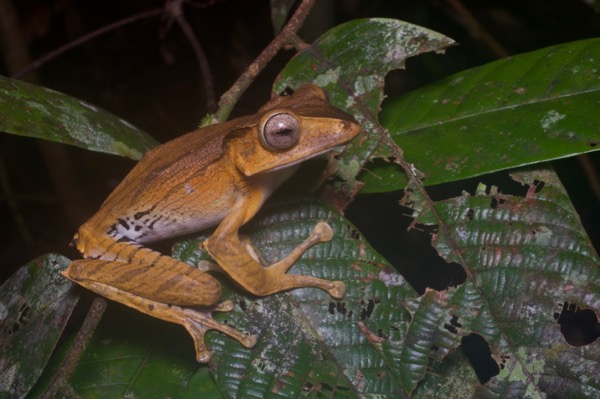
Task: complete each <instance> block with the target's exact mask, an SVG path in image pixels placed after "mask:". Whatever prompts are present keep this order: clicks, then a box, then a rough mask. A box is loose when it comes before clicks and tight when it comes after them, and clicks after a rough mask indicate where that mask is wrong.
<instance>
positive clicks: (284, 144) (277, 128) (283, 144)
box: [261, 112, 300, 151]
mask: <svg viewBox="0 0 600 399" xmlns="http://www.w3.org/2000/svg"><path fill="white" fill-rule="evenodd" d="M261 139H262V142H263V144H264V145H265V146H266V147H269V148H271V149H274V150H277V151H283V150H287V149H289V148H292V147H293V146H295V145H296V144H297V143H298V140H299V139H300V122H299V121H298V119H297V118H296V117H295V116H294V115H292V114H288V113H285V112H282V113H279V114H275V115H272V116H271V117H269V119H267V121H266V122H265V123H264V125H263V127H262V131H261Z"/></svg>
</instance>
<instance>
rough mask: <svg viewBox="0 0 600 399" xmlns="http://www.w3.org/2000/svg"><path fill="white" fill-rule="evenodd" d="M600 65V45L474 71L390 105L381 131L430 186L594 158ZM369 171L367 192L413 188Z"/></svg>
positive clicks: (385, 171) (389, 168)
mask: <svg viewBox="0 0 600 399" xmlns="http://www.w3.org/2000/svg"><path fill="white" fill-rule="evenodd" d="M598 59H600V39H589V40H581V41H577V42H573V43H567V44H562V45H558V46H552V47H548V48H545V49H541V50H537V51H533V52H530V53H526V54H520V55H515V56H513V57H509V58H506V59H502V60H499V61H496V62H492V63H489V64H486V65H483V66H480V67H477V68H472V69H469V70H467V71H464V72H460V73H458V74H455V75H453V76H450V77H448V78H446V79H443V80H440V81H438V82H435V83H433V84H431V85H428V86H426V87H423V88H421V89H418V90H415V91H413V92H411V93H408V94H406V95H403V96H402V97H400V98H398V99H397V100H393V101H390V102H389V103H387V104H386V107H385V108H384V110H383V111H382V113H381V120H382V125H383V126H385V127H386V128H388V130H389V131H390V134H391V136H392V137H393V139H394V141H395V142H396V143H397V144H398V145H399V146H400V147H402V149H403V150H404V154H405V158H406V160H407V161H408V162H410V163H412V164H414V165H415V167H417V168H418V169H419V170H420V171H421V172H423V173H424V174H425V175H426V179H425V184H438V183H443V182H449V181H454V180H459V179H464V178H467V177H473V176H478V175H482V174H485V173H489V172H493V171H498V170H503V169H507V168H514V167H518V166H524V165H528V164H532V163H537V162H541V161H547V160H553V159H558V158H564V157H568V156H573V155H575V154H582V153H585V152H589V151H595V150H598V148H600V129H599V128H598V126H600V113H598V112H597V108H598V105H599V104H600V74H599V73H598V61H597V60H598ZM366 168H367V169H368V170H369V173H364V174H363V175H361V176H360V179H361V181H364V182H365V190H366V191H368V192H382V191H392V190H398V189H401V188H403V187H404V186H405V184H406V179H405V178H404V176H402V175H401V174H398V173H397V166H396V165H393V164H391V163H386V162H378V163H376V164H369V165H367V166H366ZM391 174H394V178H388V177H389V176H390V175H391Z"/></svg>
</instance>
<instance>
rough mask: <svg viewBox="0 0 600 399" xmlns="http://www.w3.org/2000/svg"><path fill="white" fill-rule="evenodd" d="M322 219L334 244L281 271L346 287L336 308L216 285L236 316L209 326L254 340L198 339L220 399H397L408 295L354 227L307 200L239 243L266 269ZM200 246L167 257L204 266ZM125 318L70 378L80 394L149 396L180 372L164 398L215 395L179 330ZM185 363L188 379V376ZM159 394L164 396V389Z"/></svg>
mask: <svg viewBox="0 0 600 399" xmlns="http://www.w3.org/2000/svg"><path fill="white" fill-rule="evenodd" d="M322 220H324V221H327V222H328V223H330V224H331V225H332V227H333V229H334V231H335V236H334V238H333V240H332V241H331V242H328V243H322V244H319V245H317V246H315V247H314V248H312V249H311V250H309V251H308V252H307V253H306V254H305V255H304V256H303V257H302V259H301V260H299V261H298V263H297V264H296V265H294V267H293V268H292V270H291V271H290V272H291V273H301V274H308V275H313V276H318V277H323V278H328V279H341V280H343V281H345V282H346V284H347V287H348V290H347V293H346V296H345V297H344V298H343V300H341V301H337V300H334V299H332V298H331V297H330V296H329V295H328V294H327V293H325V292H321V291H320V290H318V289H314V288H306V289H297V290H291V291H289V292H285V293H280V294H277V295H272V296H269V297H266V298H255V297H252V296H250V295H248V294H244V293H243V292H241V291H240V290H239V289H237V288H234V287H232V284H231V282H230V280H228V279H227V278H223V279H221V281H222V282H223V284H224V285H225V291H224V295H223V298H224V299H231V300H233V301H234V303H235V308H234V310H233V311H232V312H228V313H222V314H218V315H216V318H218V319H219V320H220V321H221V322H226V323H227V324H229V325H232V326H234V327H235V328H237V329H240V330H243V331H248V332H250V333H252V334H256V335H257V337H258V343H257V345H256V346H255V347H254V348H252V349H246V348H244V347H242V346H241V345H239V343H238V342H237V341H232V340H230V339H229V338H228V337H225V336H223V335H222V334H220V333H217V332H209V333H208V334H207V336H206V338H207V339H206V341H207V345H208V347H209V348H210V349H211V350H213V359H212V360H211V363H210V370H211V373H212V375H213V377H214V379H215V381H216V384H217V386H218V387H219V390H220V392H221V393H222V394H224V395H225V396H226V397H250V396H254V397H266V396H269V395H275V394H276V393H277V394H278V395H279V396H286V397H287V396H292V397H298V396H303V395H313V396H324V397H342V398H343V397H359V396H361V395H363V394H381V395H384V397H385V395H387V397H390V398H392V397H397V396H396V394H398V393H401V387H400V386H399V384H398V375H399V374H398V373H399V370H400V367H401V362H400V358H399V353H398V351H397V346H398V345H399V344H400V342H401V341H402V339H403V338H404V336H405V331H406V330H407V328H408V323H409V321H410V315H409V313H408V311H407V309H406V308H405V307H404V305H403V304H404V303H405V298H415V297H416V294H415V292H414V291H413V290H412V288H410V286H408V285H407V284H405V283H404V280H403V278H402V277H401V276H400V275H398V274H397V273H396V272H395V271H394V270H393V269H392V268H391V267H390V266H389V265H388V264H387V263H386V262H385V261H384V260H383V259H382V258H381V257H380V256H379V255H377V254H376V253H375V252H374V251H373V250H372V249H371V247H370V246H369V245H368V243H367V242H366V241H365V240H364V239H363V238H362V237H361V236H360V234H359V233H358V232H357V231H356V230H355V229H354V227H353V226H352V225H351V224H350V223H348V222H347V221H346V220H344V219H343V217H341V216H339V215H338V214H337V213H336V212H335V211H333V210H331V209H330V208H328V207H326V206H325V205H323V204H322V203H320V202H317V201H315V200H312V199H306V198H304V199H288V200H285V201H275V202H274V203H273V202H272V203H270V204H269V205H267V206H266V209H264V210H263V211H261V213H260V216H258V217H257V218H256V220H254V221H253V222H251V224H250V225H249V226H248V229H247V231H246V232H247V233H249V235H250V237H251V239H252V242H253V244H254V245H256V247H257V248H258V250H259V251H260V253H261V255H262V256H263V257H264V258H265V259H266V262H267V263H272V262H274V261H276V260H277V259H280V258H282V257H283V256H285V255H286V254H288V253H289V251H290V250H291V249H292V248H293V247H295V246H296V245H298V244H299V243H300V242H301V241H302V240H303V239H304V238H306V236H307V235H308V234H309V232H310V230H311V229H312V228H313V227H314V225H315V224H316V223H317V221H322ZM201 242H202V238H199V239H196V240H186V241H183V242H182V243H180V244H177V245H176V247H175V248H174V255H175V256H176V257H178V258H180V259H182V260H184V261H186V262H187V263H189V264H190V265H195V264H196V263H197V262H198V261H199V260H201V259H209V258H208V257H207V255H206V254H205V253H204V252H202V251H200V249H199V243H201ZM128 314H129V316H125V317H123V319H119V320H117V321H116V322H113V323H108V322H107V325H106V327H101V328H100V329H99V331H100V332H99V333H98V336H97V337H95V338H94V340H93V342H92V343H90V345H89V348H90V349H89V353H87V354H86V356H85V358H84V359H83V360H82V362H81V364H80V366H79V369H78V371H77V372H76V375H75V376H74V377H73V379H72V381H73V385H74V387H75V388H76V390H77V392H78V393H80V394H82V395H84V396H86V397H121V396H126V395H134V396H139V397H152V396H153V395H154V394H152V393H151V392H152V391H151V390H153V389H155V388H154V386H155V385H161V384H162V382H163V381H164V382H165V384H167V383H169V381H173V377H172V376H170V374H169V373H170V371H169V370H171V369H172V368H174V366H173V365H179V366H177V369H178V370H185V371H179V372H178V375H181V377H182V378H181V379H179V380H177V381H179V382H177V383H169V389H168V392H169V396H170V397H172V398H179V397H186V396H185V395H188V394H191V391H190V388H189V387H188V386H187V384H186V381H190V384H191V381H194V382H195V384H196V387H203V386H211V384H214V382H213V381H212V378H213V377H211V376H209V375H208V374H206V373H205V371H204V370H205V366H204V365H197V364H196V363H194V361H193V356H194V349H193V345H192V341H191V339H190V338H189V337H186V335H185V332H184V330H183V329H182V328H180V327H179V326H174V327H173V328H174V331H171V332H170V333H165V326H169V325H167V324H166V323H163V322H159V321H156V320H152V319H150V318H148V317H145V316H142V315H140V316H138V317H136V319H138V318H141V319H144V320H146V321H145V322H144V323H140V324H139V325H138V322H139V320H136V322H135V323H134V322H133V321H131V320H130V319H132V317H131V315H130V313H128ZM130 323H131V324H130ZM152 324H155V325H158V327H152ZM109 325H110V326H109ZM157 336H160V338H159V337H157ZM125 364H127V366H125ZM182 364H183V366H182ZM190 364H191V365H194V367H196V368H197V370H198V372H197V373H196V374H194V373H192V366H190ZM366 364H369V365H370V366H369V367H365V365H366ZM150 365H153V367H155V368H156V370H163V371H162V373H161V372H156V373H154V374H152V375H151V376H147V377H144V378H146V379H147V380H148V381H152V384H151V386H150V387H146V385H145V384H144V383H142V382H141V381H140V378H142V375H145V374H146V372H147V371H146V369H147V368H148V367H149V366H150ZM205 384H207V385H205ZM146 389H147V390H146ZM161 392H163V393H164V395H166V392H167V389H166V388H165V390H164V391H161ZM149 395H150V396H149Z"/></svg>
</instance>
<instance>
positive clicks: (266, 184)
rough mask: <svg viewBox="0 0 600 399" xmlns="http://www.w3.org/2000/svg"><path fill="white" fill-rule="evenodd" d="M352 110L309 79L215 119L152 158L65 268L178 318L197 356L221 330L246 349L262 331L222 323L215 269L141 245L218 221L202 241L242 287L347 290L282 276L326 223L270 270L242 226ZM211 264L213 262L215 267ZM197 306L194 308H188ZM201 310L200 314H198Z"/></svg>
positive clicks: (89, 226)
mask: <svg viewBox="0 0 600 399" xmlns="http://www.w3.org/2000/svg"><path fill="white" fill-rule="evenodd" d="M358 132H359V126H358V124H357V123H356V122H355V120H354V118H352V117H351V116H350V115H348V114H346V113H344V112H342V111H341V110H339V109H337V108H335V107H333V106H332V105H330V104H329V102H328V100H327V96H326V94H325V92H324V91H323V90H322V89H320V88H319V87H317V86H315V85H304V86H302V87H300V88H299V89H298V90H297V91H296V92H295V93H294V94H293V95H291V96H288V97H279V98H276V99H274V100H272V101H271V102H269V103H267V104H266V105H264V106H263V107H262V108H261V109H260V110H259V111H258V112H257V113H256V114H254V115H249V116H245V117H241V118H237V119H234V120H231V121H229V122H226V123H222V124H218V125H213V126H208V127H205V128H201V129H198V130H195V131H193V132H191V133H188V134H185V135H183V136H181V137H178V138H176V139H174V140H172V141H170V142H167V143H165V144H163V145H160V146H158V147H156V148H154V149H152V150H151V151H149V152H148V153H146V154H145V155H144V157H143V158H142V159H141V160H140V162H139V163H138V164H137V165H136V166H135V167H134V168H133V169H132V170H131V172H130V173H129V174H128V175H127V176H126V177H125V179H124V180H123V181H122V182H121V184H119V186H118V187H117V188H116V189H115V190H114V191H113V193H112V194H111V195H110V196H109V197H108V198H107V199H106V201H105V202H104V204H103V205H102V207H101V208H100V210H99V211H98V212H97V213H96V214H95V215H94V216H92V217H91V218H90V219H89V220H88V221H87V222H86V223H85V224H83V225H82V226H81V227H80V228H79V231H78V233H77V234H76V235H75V237H74V242H75V244H76V246H77V249H78V250H79V251H80V252H81V253H82V255H83V257H84V259H82V260H76V261H74V262H73V263H71V265H70V266H69V267H68V268H67V270H65V271H64V272H63V275H64V276H65V277H67V278H69V279H70V280H72V281H74V282H76V283H78V284H80V285H82V286H84V287H86V288H88V289H90V290H92V291H94V292H96V293H98V294H100V295H103V296H105V297H107V298H110V299H112V300H115V301H117V302H120V303H123V304H125V305H127V306H130V307H132V308H134V309H137V310H139V311H141V312H143V313H146V314H149V315H151V316H153V317H157V318H159V319H163V320H166V321H170V322H173V323H177V324H181V325H182V326H183V327H185V328H186V329H187V330H188V332H189V333H190V335H191V336H192V338H193V339H194V344H195V347H196V358H197V360H198V361H200V362H206V361H208V360H209V359H210V355H211V354H210V351H208V350H207V349H206V347H205V345H204V333H205V332H206V331H207V330H209V329H215V330H218V331H221V332H222V333H224V334H227V335H229V336H231V337H233V338H235V339H237V340H238V341H239V342H240V343H242V344H243V345H244V346H246V347H251V346H253V345H254V344H255V342H256V338H255V337H253V336H249V335H245V334H242V333H241V332H239V331H237V330H235V329H233V328H231V327H229V326H226V325H222V324H219V323H217V322H216V321H214V320H213V319H212V317H211V315H210V312H212V311H214V310H219V311H227V310H230V309H231V304H230V303H228V302H227V301H226V302H223V303H219V300H220V294H221V286H220V284H219V282H218V281H217V280H216V279H215V278H213V277H212V276H211V275H209V274H207V273H205V272H204V271H201V270H200V269H198V268H195V267H191V266H190V265H188V264H186V263H184V262H181V261H178V260H176V259H174V258H171V257H169V256H166V255H162V254H161V253H159V252H156V251H153V250H151V249H149V248H146V247H144V246H143V245H142V244H143V243H147V242H152V241H156V240H160V239H165V238H170V237H174V236H177V235H182V234H187V233H191V232H195V231H200V230H203V229H206V228H208V227H212V226H217V228H216V230H215V232H214V233H213V235H212V236H211V237H210V238H209V239H208V240H206V241H205V242H204V247H205V248H206V250H207V251H208V253H209V254H210V255H211V256H212V258H213V259H214V260H215V261H216V262H217V264H218V268H219V269H221V270H222V271H224V272H225V273H226V274H227V275H228V276H229V277H230V278H232V279H233V280H234V281H235V282H236V283H237V284H238V285H239V286H241V287H242V288H243V289H245V290H247V291H248V292H250V293H252V294H254V295H258V296H264V295H270V294H273V293H276V292H280V291H283V290H288V289H291V288H298V287H317V288H320V289H323V290H325V291H327V292H329V294H330V295H331V296H333V297H334V298H341V297H342V296H343V295H344V292H345V286H344V284H343V283H342V282H340V281H328V280H322V279H318V278H315V277H312V276H302V275H287V274H286V272H287V271H288V270H289V268H290V267H291V266H292V265H293V264H294V263H295V261H296V260H297V259H298V258H299V257H300V256H302V254H303V253H304V252H305V251H306V250H307V249H308V248H309V247H311V246H312V245H314V244H317V243H319V242H323V241H328V240H330V239H331V237H332V235H333V232H332V230H331V227H329V225H327V224H326V223H318V224H317V226H316V227H315V229H314V231H313V233H312V234H311V235H310V237H308V239H307V240H306V241H305V242H304V243H302V244H301V245H299V246H298V247H297V248H296V249H294V250H293V251H292V252H291V253H290V254H289V255H288V256H287V257H285V258H284V259H283V260H281V261H279V262H277V263H275V264H273V265H268V266H263V265H262V264H260V262H259V261H258V260H257V259H256V257H255V256H254V249H253V248H252V247H251V244H249V243H248V242H246V241H242V240H240V237H239V235H238V230H239V229H240V227H241V226H243V225H244V224H245V223H246V222H248V220H250V219H251V218H252V217H253V216H254V215H255V214H256V213H257V212H258V211H259V209H260V208H261V206H262V205H263V203H264V202H265V200H266V199H267V198H268V197H269V196H270V195H271V193H272V192H273V191H274V190H275V189H276V188H277V187H278V186H279V185H280V184H281V183H282V182H283V181H284V180H285V179H287V178H288V177H289V176H290V175H291V174H293V172H294V171H295V169H296V166H297V165H298V164H299V163H300V162H302V161H304V160H306V159H309V158H312V157H314V156H317V155H319V154H322V153H324V152H326V151H328V150H330V149H331V148H333V147H335V146H338V145H341V144H345V143H347V142H349V141H350V140H352V139H353V138H354V137H355V136H356V135H357V134H358ZM213 268H214V267H213ZM191 306H193V307H194V309H190V308H188V307H191ZM198 307H200V308H201V309H204V310H198Z"/></svg>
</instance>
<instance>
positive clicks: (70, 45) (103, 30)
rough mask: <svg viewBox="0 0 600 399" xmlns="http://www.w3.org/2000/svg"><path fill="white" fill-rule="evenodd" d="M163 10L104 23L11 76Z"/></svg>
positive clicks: (159, 13)
mask: <svg viewBox="0 0 600 399" xmlns="http://www.w3.org/2000/svg"><path fill="white" fill-rule="evenodd" d="M163 12H164V9H163V8H155V9H152V10H149V11H145V12H142V13H139V14H137V15H132V16H130V17H127V18H124V19H121V20H119V21H116V22H113V23H112V24H109V25H106V26H104V27H102V28H100V29H97V30H95V31H93V32H91V33H88V34H87V35H84V36H81V37H80V38H78V39H75V40H73V41H72V42H70V43H67V44H65V45H64V46H62V47H59V48H57V49H56V50H53V51H51V52H49V53H48V54H46V55H45V56H43V57H40V58H38V59H37V60H35V61H33V62H32V63H31V64H29V65H28V66H27V67H26V68H24V69H22V70H20V71H19V72H17V73H15V74H13V75H12V77H13V78H15V79H20V78H21V77H22V76H24V75H26V74H27V73H29V72H30V71H32V70H34V69H37V68H39V67H40V66H42V65H44V64H45V63H47V62H48V61H50V60H52V59H54V58H56V57H58V56H59V55H61V54H63V53H65V52H67V51H68V50H70V49H72V48H74V47H77V46H79V45H80V44H82V43H85V42H87V41H88V40H91V39H93V38H95V37H98V36H100V35H103V34H105V33H108V32H110V31H112V30H115V29H117V28H120V27H121V26H124V25H128V24H131V23H133V22H136V21H139V20H140V19H145V18H150V17H154V16H157V15H161V14H162V13H163Z"/></svg>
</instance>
